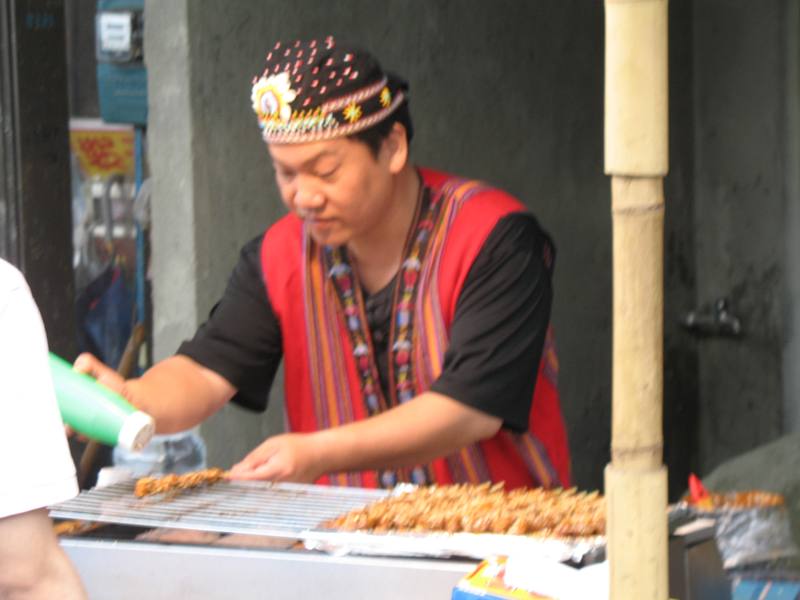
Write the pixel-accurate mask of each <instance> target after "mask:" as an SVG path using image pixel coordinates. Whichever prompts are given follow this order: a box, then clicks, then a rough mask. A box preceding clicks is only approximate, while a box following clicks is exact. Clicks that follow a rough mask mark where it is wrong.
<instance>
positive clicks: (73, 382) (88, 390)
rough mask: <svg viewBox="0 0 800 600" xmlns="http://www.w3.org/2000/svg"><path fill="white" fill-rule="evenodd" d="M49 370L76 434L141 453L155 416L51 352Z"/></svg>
mask: <svg viewBox="0 0 800 600" xmlns="http://www.w3.org/2000/svg"><path fill="white" fill-rule="evenodd" d="M50 370H51V372H52V374H53V384H54V385H55V390H56V399H57V400H58V408H59V410H60V411H61V418H62V419H63V420H64V422H65V423H67V425H69V426H70V427H72V428H73V429H74V430H75V431H77V432H79V433H82V434H83V435H85V436H86V437H89V438H91V439H93V440H97V441H98V442H102V443H104V444H108V445H110V446H120V447H122V448H125V449H126V450H132V451H134V452H138V451H140V450H142V448H144V447H145V446H146V445H147V444H148V443H149V442H150V439H151V438H152V437H153V434H154V433H155V422H154V421H153V417H151V416H150V415H148V414H147V413H144V412H142V411H140V410H137V409H135V408H134V407H133V406H131V405H130V404H129V403H128V402H127V401H126V400H125V399H124V398H123V397H122V396H120V395H119V394H117V393H115V392H112V391H111V390H110V389H108V388H107V387H105V386H103V385H101V384H99V383H97V381H95V380H94V378H92V377H90V376H89V375H86V374H84V373H78V372H77V371H75V370H73V368H72V365H71V364H69V363H68V362H67V361H65V360H64V359H63V358H60V357H59V356H56V355H55V354H53V353H52V352H51V353H50Z"/></svg>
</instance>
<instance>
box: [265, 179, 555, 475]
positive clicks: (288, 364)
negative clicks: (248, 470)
mask: <svg viewBox="0 0 800 600" xmlns="http://www.w3.org/2000/svg"><path fill="white" fill-rule="evenodd" d="M420 173H421V175H422V177H423V180H424V183H425V186H426V187H428V188H430V190H431V197H432V198H434V202H432V204H434V203H438V204H436V206H437V207H438V208H439V212H438V213H435V214H436V215H438V216H435V221H436V222H435V224H432V225H431V227H433V235H431V236H427V237H432V238H434V239H435V241H431V243H430V244H429V248H428V251H427V253H425V254H424V255H423V258H422V265H421V267H420V270H419V271H418V272H415V273H413V274H412V275H413V278H410V277H409V276H408V275H407V274H405V273H404V275H405V277H406V279H413V280H414V281H416V279H417V275H418V276H419V278H420V280H421V281H423V282H428V285H427V287H426V285H425V284H424V283H420V284H419V285H418V286H417V287H416V288H414V289H415V290H417V291H416V292H415V298H414V299H413V304H414V306H412V307H410V309H409V311H410V314H411V315H412V316H414V315H416V320H415V321H414V322H415V323H417V325H416V327H417V328H418V329H419V330H422V329H423V328H426V327H427V329H425V331H427V330H428V329H430V330H431V331H434V330H437V327H438V330H439V331H440V333H439V336H438V340H439V341H438V343H437V337H436V335H434V334H431V335H421V334H418V331H417V330H415V332H414V334H413V335H411V334H409V336H408V339H409V342H408V343H409V345H410V346H411V347H410V355H411V356H412V358H411V359H406V360H409V361H410V362H414V361H415V360H416V362H417V364H418V366H417V368H416V371H415V372H416V373H417V375H416V377H415V378H414V381H415V383H414V385H415V388H414V391H415V392H416V393H419V392H421V391H424V390H425V389H427V387H426V386H427V385H430V381H432V380H433V379H435V377H436V376H438V373H440V372H441V365H442V361H443V356H444V350H445V349H446V343H447V339H448V336H447V333H448V332H449V328H450V324H451V323H452V321H453V316H454V314H455V308H456V304H457V302H458V298H459V295H460V292H461V289H462V287H463V284H464V281H465V279H466V277H467V274H468V272H469V270H470V267H471V266H472V263H473V262H474V260H475V258H476V257H477V255H478V253H479V252H480V250H481V248H482V247H483V244H484V243H485V241H486V239H487V237H488V236H489V234H490V233H491V231H492V229H493V228H494V227H495V225H496V224H497V222H498V221H499V220H500V219H501V218H502V217H503V216H505V215H507V214H509V213H512V212H520V211H525V207H524V206H523V205H522V204H521V203H519V202H518V201H517V200H516V199H514V198H513V197H511V196H509V195H508V194H506V193H504V192H501V191H499V190H496V189H492V188H488V187H485V186H483V185H482V184H479V183H478V182H473V181H466V180H461V179H457V178H454V177H451V176H449V175H446V174H444V173H439V172H435V171H431V170H420ZM424 220H425V215H422V216H421V217H420V222H419V223H418V224H420V226H423V225H421V223H423V222H424ZM427 237H426V239H427ZM325 251H326V250H325V249H321V248H319V247H317V245H316V244H315V243H314V242H313V240H312V239H311V238H310V236H306V235H305V233H304V231H303V224H302V221H301V220H300V219H298V218H297V217H296V216H294V215H287V216H286V217H284V218H282V219H281V220H279V221H278V222H277V223H275V224H274V225H273V226H272V227H270V228H269V229H268V230H267V232H266V233H265V235H264V240H263V242H262V246H261V263H262V268H263V273H264V277H265V280H266V282H267V290H268V294H269V301H270V304H271V306H272V309H273V311H274V313H275V315H276V316H277V318H278V320H279V321H280V325H281V332H282V336H283V352H284V375H285V396H286V412H287V418H288V424H289V429H290V430H291V431H294V432H311V431H316V430H318V429H320V428H321V427H332V426H336V425H341V424H345V423H348V422H352V421H355V420H360V419H364V418H367V417H368V416H369V415H370V414H374V410H378V411H381V410H385V409H386V408H387V406H386V404H385V402H384V401H383V400H382V402H381V405H380V407H378V408H376V407H375V406H374V403H372V398H374V396H373V397H372V398H371V397H370V390H372V388H373V387H374V386H373V385H372V382H371V380H370V378H369V375H368V374H367V375H366V376H365V375H364V372H365V371H364V369H365V368H366V367H367V366H368V361H369V358H368V356H364V354H365V352H363V351H361V352H359V351H358V349H359V348H361V347H369V344H370V342H369V336H368V335H366V336H364V343H361V342H360V341H359V340H360V339H361V338H359V337H357V333H356V334H355V335H356V337H353V335H354V334H353V333H352V332H353V325H352V321H349V319H352V318H353V317H356V318H357V317H358V312H357V310H356V308H354V306H353V305H352V303H351V304H350V305H347V304H343V303H342V301H341V296H339V298H338V301H337V297H336V291H335V290H336V289H337V288H336V287H335V286H334V284H333V283H332V282H331V281H330V279H329V276H328V274H327V273H328V271H326V268H327V267H326V266H325V265H324V264H321V263H324V259H323V258H319V259H318V257H320V256H323V253H324V252H325ZM326 256H328V255H326ZM328 267H329V265H328ZM345 283H346V285H349V284H348V283H347V281H345ZM401 284H402V281H401V282H400V283H398V285H401ZM339 291H340V292H341V286H340V287H339ZM398 306H399V305H398ZM396 310H397V309H396ZM393 318H394V316H393ZM356 331H357V329H356ZM354 350H356V351H355V355H354ZM365 361H367V362H365ZM390 363H391V361H390ZM392 368H393V364H390V369H392ZM373 371H374V369H373ZM557 371H558V361H557V358H556V355H555V349H554V346H553V343H552V334H551V333H550V332H548V336H547V342H546V344H545V348H544V351H543V353H542V360H541V364H540V367H539V372H538V375H537V383H536V388H535V391H534V398H533V404H532V408H531V412H530V418H529V432H528V433H525V434H521V435H520V434H513V433H511V432H509V431H507V430H501V431H500V432H498V434H497V435H495V436H494V437H493V438H491V439H489V440H485V441H481V442H479V443H478V444H475V445H473V446H470V447H468V448H465V449H463V450H461V451H460V452H458V453H456V454H454V455H453V456H451V457H446V458H441V459H437V460H435V461H434V462H433V463H432V464H431V465H428V466H426V467H425V472H426V473H427V474H428V479H430V480H435V482H437V483H440V484H444V483H456V482H472V483H477V482H480V481H484V480H491V481H505V482H506V486H507V488H509V489H511V488H515V487H520V486H537V485H542V486H545V487H554V486H564V487H567V486H569V484H570V458H569V449H568V445H567V436H566V430H565V427H564V423H563V419H562V416H561V408H560V404H559V398H558V391H557V387H556V382H555V378H556V374H557ZM366 372H367V373H369V369H368V368H367V371H366ZM393 376H394V379H396V378H397V375H396V373H395V372H393ZM365 377H366V379H365ZM378 394H380V393H379V392H378ZM365 400H370V403H368V402H366V401H365ZM416 474H417V470H412V469H400V470H398V471H397V472H395V473H394V475H396V476H399V478H398V479H397V480H398V481H402V480H415V477H412V475H416ZM386 475H387V473H384V474H377V473H375V472H363V473H348V474H335V475H331V476H326V477H323V478H322V480H321V481H320V482H321V483H328V482H330V483H334V484H338V485H360V486H366V487H374V486H377V485H381V484H383V485H389V483H390V482H388V481H386V480H385V479H382V478H383V477H384V476H386ZM395 482H396V481H395V480H392V481H391V483H395Z"/></svg>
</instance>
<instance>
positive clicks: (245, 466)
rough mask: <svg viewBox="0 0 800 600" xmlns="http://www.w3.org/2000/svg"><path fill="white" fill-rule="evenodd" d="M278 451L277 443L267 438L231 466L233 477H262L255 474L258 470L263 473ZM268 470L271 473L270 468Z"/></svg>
mask: <svg viewBox="0 0 800 600" xmlns="http://www.w3.org/2000/svg"><path fill="white" fill-rule="evenodd" d="M276 452H277V448H276V447H275V445H274V444H272V443H270V440H267V441H266V442H264V443H263V444H261V445H260V446H258V447H257V448H256V449H255V450H253V451H252V452H250V453H249V454H248V455H247V456H245V457H244V458H243V459H242V460H240V461H239V462H238V463H236V464H235V465H233V467H231V477H232V478H234V479H261V478H262V477H259V476H254V475H253V474H254V473H257V472H258V473H260V474H262V475H263V473H264V472H265V466H266V465H269V464H270V462H271V460H272V458H273V457H274V456H275V453H276ZM271 468H272V467H270V469H271ZM266 472H267V474H269V470H266Z"/></svg>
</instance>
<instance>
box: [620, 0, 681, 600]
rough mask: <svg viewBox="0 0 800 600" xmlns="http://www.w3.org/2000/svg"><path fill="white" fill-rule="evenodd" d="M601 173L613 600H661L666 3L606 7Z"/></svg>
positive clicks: (624, 0)
mask: <svg viewBox="0 0 800 600" xmlns="http://www.w3.org/2000/svg"><path fill="white" fill-rule="evenodd" d="M605 7H606V79H605V81H606V84H605V85H606V89H605V171H606V173H607V174H608V175H610V176H611V178H612V179H611V196H612V202H611V212H612V221H613V238H614V242H613V249H614V260H613V263H614V265H613V266H614V301H613V305H614V306H613V310H614V334H613V375H612V385H613V397H612V439H611V464H610V465H608V466H607V467H606V470H605V486H606V496H607V502H608V506H607V521H608V555H609V562H610V598H612V600H623V599H625V600H627V599H630V600H634V599H635V600H650V599H653V600H665V599H666V598H667V595H668V591H667V590H668V583H667V523H666V505H667V470H666V468H665V467H664V466H663V465H662V455H663V433H662V413H663V392H662V387H663V386H662V382H663V295H664V284H663V253H664V198H663V177H664V175H665V174H666V172H667V164H668V149H667V131H668V126H667V92H668V89H667V1H666V0H605Z"/></svg>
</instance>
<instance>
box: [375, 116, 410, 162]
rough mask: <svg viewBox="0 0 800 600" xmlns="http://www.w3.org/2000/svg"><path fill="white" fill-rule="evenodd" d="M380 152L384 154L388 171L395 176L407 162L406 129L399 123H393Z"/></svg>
mask: <svg viewBox="0 0 800 600" xmlns="http://www.w3.org/2000/svg"><path fill="white" fill-rule="evenodd" d="M381 152H383V153H385V157H384V158H385V160H386V161H387V164H388V166H389V171H391V173H392V174H393V175H397V174H398V173H399V172H400V171H402V170H403V168H404V167H405V166H406V163H407V162H408V139H407V138H406V128H405V127H404V126H403V125H402V124H401V123H394V124H393V125H392V129H391V130H390V131H389V135H387V136H386V137H385V138H384V140H383V144H382V145H381Z"/></svg>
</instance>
